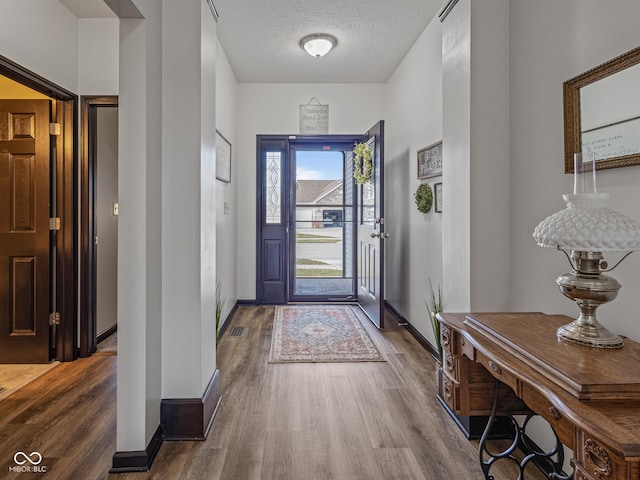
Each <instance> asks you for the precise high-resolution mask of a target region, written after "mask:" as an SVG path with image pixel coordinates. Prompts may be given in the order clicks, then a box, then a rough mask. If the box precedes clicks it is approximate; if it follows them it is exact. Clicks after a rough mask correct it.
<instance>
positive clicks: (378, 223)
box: [357, 120, 387, 328]
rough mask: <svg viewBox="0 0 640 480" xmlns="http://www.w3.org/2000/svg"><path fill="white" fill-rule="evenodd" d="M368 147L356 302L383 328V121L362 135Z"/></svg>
mask: <svg viewBox="0 0 640 480" xmlns="http://www.w3.org/2000/svg"><path fill="white" fill-rule="evenodd" d="M360 141H361V142H365V143H367V144H369V146H370V147H371V149H372V152H373V154H372V159H373V173H372V175H371V180H370V181H369V182H368V183H366V184H364V185H360V186H359V187H358V200H359V202H358V205H357V212H358V213H357V222H358V280H357V285H358V303H359V304H360V306H361V307H362V309H363V310H364V312H365V313H366V314H367V316H368V317H369V318H370V319H371V321H372V322H373V323H374V324H375V325H376V326H377V327H378V328H383V327H384V239H385V238H386V235H387V234H385V231H384V121H383V120H380V121H379V122H378V123H376V124H375V125H374V126H373V127H371V128H370V129H369V131H368V132H367V133H366V134H365V135H364V136H363V137H362V139H361V140H360Z"/></svg>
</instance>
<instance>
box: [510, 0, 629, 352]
mask: <svg viewBox="0 0 640 480" xmlns="http://www.w3.org/2000/svg"><path fill="white" fill-rule="evenodd" d="M612 12H614V13H615V15H612ZM638 18H640V3H638V2H637V1H634V0H614V1H611V2H607V4H606V5H605V4H603V3H602V2H599V1H597V0H569V1H565V2H554V1H552V0H541V1H536V2H529V1H527V0H513V1H512V2H511V55H510V59H511V136H510V141H511V235H510V236H511V259H510V260H511V261H510V272H511V273H510V278H511V304H510V308H511V309H512V310H541V311H544V312H547V313H564V314H568V315H574V316H575V315H577V313H578V309H577V307H576V306H575V305H574V304H573V303H572V302H571V301H570V300H568V299H566V298H565V297H563V296H562V295H561V294H560V292H559V290H558V288H557V286H556V284H555V281H554V280H555V278H556V277H557V276H558V275H560V274H562V273H565V272H568V271H569V265H568V264H567V261H566V259H565V258H564V256H563V255H562V253H560V252H557V251H554V250H550V249H545V248H541V247H538V246H537V245H536V244H535V242H534V240H533V238H532V236H531V234H532V232H533V229H534V228H535V226H536V225H537V224H538V222H540V221H541V220H543V219H544V218H545V217H546V216H548V215H550V214H552V213H555V212H556V211H558V210H560V209H562V208H564V207H565V205H564V203H563V201H562V197H561V196H562V194H563V193H570V192H571V189H572V185H573V183H572V181H573V179H572V176H571V175H565V174H564V173H563V172H564V168H563V166H564V150H563V148H564V143H563V117H562V115H563V110H562V83H563V82H564V81H565V80H568V79H570V78H572V77H574V76H576V75H578V74H580V73H583V72H585V71H586V70H589V69H590V68H593V67H595V66H597V65H599V64H601V63H603V62H605V61H607V60H609V59H611V58H613V57H615V56H617V55H620V54H622V53H624V52H626V51H628V50H630V49H632V48H635V47H637V46H638V45H639V44H640V40H639V37H638V28H637V19H638ZM597 183H598V191H602V192H609V193H610V194H611V200H610V201H609V204H608V206H609V207H610V208H613V209H615V210H618V211H620V212H622V213H625V214H627V215H629V216H631V217H632V218H634V219H636V220H638V221H640V187H639V186H640V167H639V166H633V167H625V168H618V169H612V170H599V171H598V172H597ZM611 258H614V257H613V256H611ZM639 272H640V255H638V254H637V253H636V254H633V255H631V256H630V257H629V258H627V259H626V260H625V261H624V262H623V263H622V264H621V265H620V266H619V267H618V268H617V269H616V270H615V271H614V272H612V273H611V275H612V276H613V277H615V278H616V279H617V280H618V281H620V283H622V289H621V290H620V294H619V295H618V298H617V299H616V300H614V301H613V302H612V303H610V304H608V305H605V306H603V307H600V308H599V310H598V316H599V318H600V319H601V320H602V321H603V323H604V324H605V325H606V326H607V327H609V328H610V329H611V330H612V331H614V332H616V333H619V334H623V335H627V336H629V337H631V338H633V339H635V340H640V323H639V322H638V321H637V311H638V307H639V306H640V304H639V303H638V296H637V295H636V292H637V291H638V289H639V288H640V276H639V275H638V273H639Z"/></svg>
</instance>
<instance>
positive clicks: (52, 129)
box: [49, 123, 61, 136]
mask: <svg viewBox="0 0 640 480" xmlns="http://www.w3.org/2000/svg"><path fill="white" fill-rule="evenodd" d="M60 132H61V127H60V124H59V123H50V124H49V135H55V136H58V135H60Z"/></svg>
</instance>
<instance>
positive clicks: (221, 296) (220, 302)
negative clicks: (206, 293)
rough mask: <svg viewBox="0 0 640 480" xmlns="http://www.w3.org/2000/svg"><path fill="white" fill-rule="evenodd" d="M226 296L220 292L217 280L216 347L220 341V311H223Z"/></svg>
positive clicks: (218, 280)
mask: <svg viewBox="0 0 640 480" xmlns="http://www.w3.org/2000/svg"><path fill="white" fill-rule="evenodd" d="M225 297H226V295H225V294H224V292H223V291H222V281H221V280H220V279H219V278H218V279H217V280H216V345H217V344H218V341H219V340H220V327H222V310H223V309H224V303H225V299H226V298H225Z"/></svg>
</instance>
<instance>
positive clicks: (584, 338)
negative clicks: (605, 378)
mask: <svg viewBox="0 0 640 480" xmlns="http://www.w3.org/2000/svg"><path fill="white" fill-rule="evenodd" d="M571 254H572V255H571V258H572V260H573V261H574V262H575V265H573V264H572V266H574V271H573V272H572V273H565V274H564V275H560V276H559V277H558V278H557V279H556V283H557V284H558V287H559V288H560V291H561V292H562V294H563V295H564V296H566V297H568V298H570V299H572V300H574V301H575V302H576V303H577V304H578V307H580V316H579V317H578V318H577V319H576V320H574V321H573V322H571V323H569V324H567V325H563V326H561V327H560V328H558V330H557V331H556V334H557V335H558V338H559V339H562V340H568V341H570V342H574V343H579V344H580V345H586V346H589V347H596V348H621V347H622V346H624V341H623V339H622V338H621V337H620V336H618V335H616V334H615V333H611V332H610V331H609V330H607V329H606V328H605V327H604V326H602V324H600V322H598V319H597V318H596V308H598V307H599V306H600V305H602V304H603V303H607V302H610V301H611V300H613V299H614V298H616V297H617V296H618V290H620V287H621V285H620V283H618V281H617V280H616V279H614V278H612V277H609V276H607V275H603V274H601V273H600V261H601V260H602V254H601V253H600V252H581V251H572V252H571ZM604 268H606V266H604Z"/></svg>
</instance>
